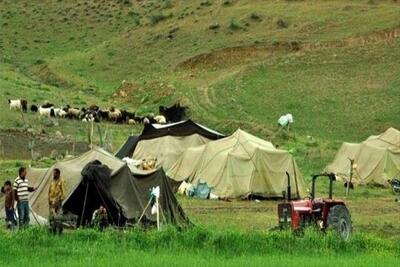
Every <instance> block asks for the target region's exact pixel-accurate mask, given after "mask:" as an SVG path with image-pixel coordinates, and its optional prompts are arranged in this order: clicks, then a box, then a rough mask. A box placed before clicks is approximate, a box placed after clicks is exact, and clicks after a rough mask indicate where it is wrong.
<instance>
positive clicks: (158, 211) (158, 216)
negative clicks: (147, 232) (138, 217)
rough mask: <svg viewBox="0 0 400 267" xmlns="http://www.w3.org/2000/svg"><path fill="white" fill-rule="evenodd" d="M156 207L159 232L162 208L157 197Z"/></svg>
mask: <svg viewBox="0 0 400 267" xmlns="http://www.w3.org/2000/svg"><path fill="white" fill-rule="evenodd" d="M156 205H157V230H158V231H160V210H159V209H160V207H159V205H158V197H156Z"/></svg>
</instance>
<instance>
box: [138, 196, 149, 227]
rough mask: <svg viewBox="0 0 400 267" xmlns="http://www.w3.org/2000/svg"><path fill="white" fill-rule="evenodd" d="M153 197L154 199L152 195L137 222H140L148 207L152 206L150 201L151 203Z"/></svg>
mask: <svg viewBox="0 0 400 267" xmlns="http://www.w3.org/2000/svg"><path fill="white" fill-rule="evenodd" d="M152 199H153V198H152V197H151V198H150V200H149V202H148V203H147V205H146V207H145V208H144V209H143V212H142V215H140V217H139V220H138V221H137V223H136V224H139V223H140V221H141V220H142V218H143V216H144V214H145V213H146V210H147V208H148V207H149V206H150V203H151V200H152Z"/></svg>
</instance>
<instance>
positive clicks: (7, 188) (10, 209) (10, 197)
mask: <svg viewBox="0 0 400 267" xmlns="http://www.w3.org/2000/svg"><path fill="white" fill-rule="evenodd" d="M1 193H3V194H4V195H5V196H6V197H5V203H4V208H5V211H6V223H7V228H9V229H13V228H14V227H15V226H17V220H16V218H15V211H14V202H15V194H14V190H13V187H12V183H11V182H10V181H6V182H5V183H4V186H3V187H2V188H1Z"/></svg>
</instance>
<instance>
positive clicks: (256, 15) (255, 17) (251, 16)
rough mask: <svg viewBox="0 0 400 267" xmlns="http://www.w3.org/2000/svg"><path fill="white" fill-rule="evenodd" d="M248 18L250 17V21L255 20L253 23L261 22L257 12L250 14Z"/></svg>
mask: <svg viewBox="0 0 400 267" xmlns="http://www.w3.org/2000/svg"><path fill="white" fill-rule="evenodd" d="M249 17H250V19H252V20H255V21H261V20H262V18H261V15H260V14H258V13H257V12H252V13H251V14H250V16H249Z"/></svg>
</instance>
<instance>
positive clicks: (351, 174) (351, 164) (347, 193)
mask: <svg viewBox="0 0 400 267" xmlns="http://www.w3.org/2000/svg"><path fill="white" fill-rule="evenodd" d="M353 164H354V159H350V178H349V181H347V187H346V197H347V196H348V195H349V190H350V183H351V179H352V178H353Z"/></svg>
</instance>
